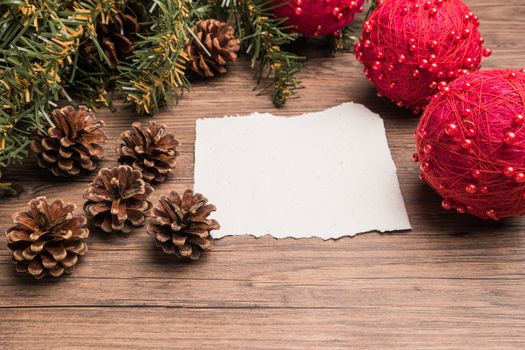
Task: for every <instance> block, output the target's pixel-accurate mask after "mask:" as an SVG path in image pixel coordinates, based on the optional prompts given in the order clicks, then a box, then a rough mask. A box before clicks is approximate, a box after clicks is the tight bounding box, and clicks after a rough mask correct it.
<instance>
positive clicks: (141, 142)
mask: <svg viewBox="0 0 525 350" xmlns="http://www.w3.org/2000/svg"><path fill="white" fill-rule="evenodd" d="M132 126H133V129H132V130H127V131H124V132H123V133H122V134H121V135H120V137H121V138H122V141H123V144H121V145H120V146H118V147H117V149H116V152H117V155H118V156H119V158H118V161H119V163H121V164H126V165H129V166H131V167H133V168H134V169H135V170H139V171H141V172H142V178H143V179H144V181H147V182H163V181H164V180H166V178H167V176H168V173H169V172H170V171H171V170H172V169H173V168H175V164H176V157H177V155H178V152H177V150H176V149H177V146H178V145H179V144H180V143H179V141H178V140H177V139H176V138H175V136H173V135H172V134H170V133H167V132H166V126H164V125H160V124H157V123H155V122H150V123H149V126H148V127H144V126H143V125H142V124H141V123H138V122H135V123H133V125H132Z"/></svg>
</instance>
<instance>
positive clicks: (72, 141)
mask: <svg viewBox="0 0 525 350" xmlns="http://www.w3.org/2000/svg"><path fill="white" fill-rule="evenodd" d="M51 120H52V122H53V124H54V126H51V125H49V128H48V129H47V135H46V134H45V133H44V132H42V131H41V130H38V131H37V132H36V135H35V139H34V140H33V143H32V144H31V148H32V149H33V151H34V152H35V153H36V154H37V156H38V165H39V166H40V167H42V168H47V169H49V170H50V171H51V172H52V173H53V174H54V175H55V176H70V175H78V174H80V172H81V171H82V170H86V171H91V170H94V169H96V167H97V165H96V162H97V161H98V160H99V159H101V158H102V157H104V149H103V148H102V147H101V144H103V143H105V142H106V135H105V134H104V131H103V130H102V127H103V126H104V122H103V121H101V120H97V119H96V118H95V115H94V114H93V113H92V112H90V111H88V109H87V108H86V107H85V106H79V107H78V109H75V108H74V107H72V106H67V107H63V108H60V109H55V110H54V111H53V113H52V115H51Z"/></svg>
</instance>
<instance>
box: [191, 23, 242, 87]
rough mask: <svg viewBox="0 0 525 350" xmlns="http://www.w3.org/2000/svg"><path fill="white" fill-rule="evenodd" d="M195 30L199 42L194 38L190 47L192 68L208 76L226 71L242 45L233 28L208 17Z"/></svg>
mask: <svg viewBox="0 0 525 350" xmlns="http://www.w3.org/2000/svg"><path fill="white" fill-rule="evenodd" d="M193 32H194V33H195V36H196V37H197V38H198V39H199V42H197V40H194V41H193V43H192V44H191V45H190V46H189V47H188V57H189V59H190V67H191V69H192V70H193V71H194V72H195V73H197V74H199V75H201V76H205V77H208V78H211V77H213V76H215V75H216V74H224V73H226V71H227V69H226V65H227V64H228V63H233V62H235V60H236V59H237V51H239V49H240V47H241V46H240V40H239V39H235V38H234V31H233V28H232V27H231V26H230V25H228V24H227V23H224V22H221V21H218V20H216V19H207V20H201V21H199V22H198V23H197V24H196V25H195V28H194V29H193ZM202 46H204V47H205V48H206V50H204V49H203V47H202Z"/></svg>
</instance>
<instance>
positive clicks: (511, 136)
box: [503, 131, 516, 145]
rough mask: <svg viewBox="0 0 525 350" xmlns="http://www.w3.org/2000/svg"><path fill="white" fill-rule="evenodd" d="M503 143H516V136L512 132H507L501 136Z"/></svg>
mask: <svg viewBox="0 0 525 350" xmlns="http://www.w3.org/2000/svg"><path fill="white" fill-rule="evenodd" d="M503 141H504V142H505V143H506V144H507V145H513V144H514V143H515V142H516V134H515V133H514V132H512V131H507V132H506V133H505V135H503Z"/></svg>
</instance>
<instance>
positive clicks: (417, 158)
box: [412, 153, 419, 163]
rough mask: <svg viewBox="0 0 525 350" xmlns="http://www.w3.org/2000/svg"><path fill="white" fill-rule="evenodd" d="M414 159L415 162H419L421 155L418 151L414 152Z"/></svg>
mask: <svg viewBox="0 0 525 350" xmlns="http://www.w3.org/2000/svg"><path fill="white" fill-rule="evenodd" d="M412 161H413V162H414V163H417V162H419V155H418V154H417V153H414V154H413V155H412Z"/></svg>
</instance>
